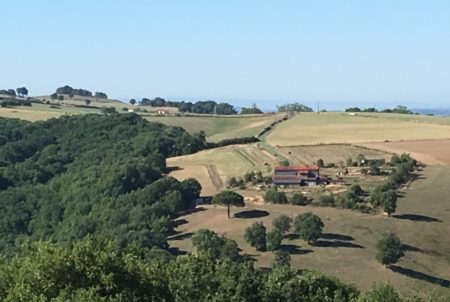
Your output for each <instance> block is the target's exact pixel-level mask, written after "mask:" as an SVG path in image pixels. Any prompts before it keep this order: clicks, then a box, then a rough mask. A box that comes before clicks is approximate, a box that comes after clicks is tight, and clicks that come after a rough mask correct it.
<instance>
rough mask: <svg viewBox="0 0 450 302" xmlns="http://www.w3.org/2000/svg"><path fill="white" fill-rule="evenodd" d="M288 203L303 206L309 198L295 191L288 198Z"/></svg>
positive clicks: (307, 202)
mask: <svg viewBox="0 0 450 302" xmlns="http://www.w3.org/2000/svg"><path fill="white" fill-rule="evenodd" d="M289 203H290V204H293V205H297V206H305V205H307V204H309V203H311V202H310V200H309V199H308V197H306V196H305V195H303V194H302V193H295V194H294V195H292V197H291V198H290V199H289Z"/></svg>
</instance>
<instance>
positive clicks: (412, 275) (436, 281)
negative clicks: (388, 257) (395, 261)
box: [390, 265, 450, 288]
mask: <svg viewBox="0 0 450 302" xmlns="http://www.w3.org/2000/svg"><path fill="white" fill-rule="evenodd" d="M390 269H391V270H392V271H393V272H396V273H399V274H402V275H405V276H408V277H410V278H414V279H418V280H422V281H425V282H428V283H432V284H436V285H440V286H442V287H446V288H449V287H450V281H449V280H447V279H443V278H439V277H434V276H431V275H428V274H425V273H421V272H418V271H415V270H412V269H409V268H403V267H400V266H397V265H391V266H390Z"/></svg>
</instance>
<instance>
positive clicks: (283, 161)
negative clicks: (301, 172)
mask: <svg viewBox="0 0 450 302" xmlns="http://www.w3.org/2000/svg"><path fill="white" fill-rule="evenodd" d="M279 164H280V166H282V167H288V166H289V161H288V160H286V159H283V160H281V161H280V162H279Z"/></svg>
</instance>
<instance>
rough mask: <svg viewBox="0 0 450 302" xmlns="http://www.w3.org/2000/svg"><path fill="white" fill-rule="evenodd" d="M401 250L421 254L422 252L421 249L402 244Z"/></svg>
mask: <svg viewBox="0 0 450 302" xmlns="http://www.w3.org/2000/svg"><path fill="white" fill-rule="evenodd" d="M402 250H403V251H404V252H419V253H423V250H422V249H421V248H418V247H415V246H412V245H409V244H402Z"/></svg>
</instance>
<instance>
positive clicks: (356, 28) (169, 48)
mask: <svg viewBox="0 0 450 302" xmlns="http://www.w3.org/2000/svg"><path fill="white" fill-rule="evenodd" d="M2 12H3V14H2V16H3V18H2V26H1V27H0V33H1V34H2V37H3V39H4V41H6V43H5V44H4V46H3V47H2V49H1V50H0V64H1V65H2V67H3V68H4V70H6V71H7V72H3V73H2V75H0V89H6V88H17V87H19V86H26V87H27V88H28V89H29V91H30V94H31V95H42V94H49V93H51V92H53V91H54V90H55V89H56V88H57V87H60V86H63V85H66V84H67V85H71V86H72V87H74V88H84V89H89V90H92V91H104V92H106V93H107V94H108V95H109V96H111V97H112V98H116V99H121V100H124V99H129V98H136V99H139V98H141V97H148V98H154V97H157V96H160V97H163V98H166V99H173V100H180V99H185V100H205V99H212V100H216V101H225V102H230V103H232V104H233V105H236V106H248V105H250V104H252V103H257V104H258V106H260V107H261V108H264V109H270V108H275V105H276V104H282V103H286V102H296V101H298V102H301V103H304V104H305V105H308V106H310V107H313V108H316V102H317V100H320V102H321V104H322V106H321V107H323V108H326V109H343V108H345V107H348V106H359V107H378V108H386V107H393V106H396V105H406V106H408V107H411V108H447V107H449V104H450V85H449V79H450V56H448V54H449V53H450V18H448V15H450V2H447V1H438V0H433V1H427V2H426V3H425V2H423V1H395V3H393V1H387V0H384V1H377V2H375V3H367V2H361V1H356V0H351V1H345V2H343V1H339V2H337V1H314V2H311V1H281V2H276V3H275V2H270V1H246V2H245V3H242V2H239V1H227V2H226V3H217V2H207V1H189V2H184V1H173V2H170V4H169V3H167V2H162V1H133V2H131V3H130V2H122V1H95V2H92V1H90V2H88V1H64V2H55V1H39V2H34V1H20V2H16V1H9V2H6V3H3V4H2Z"/></svg>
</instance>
